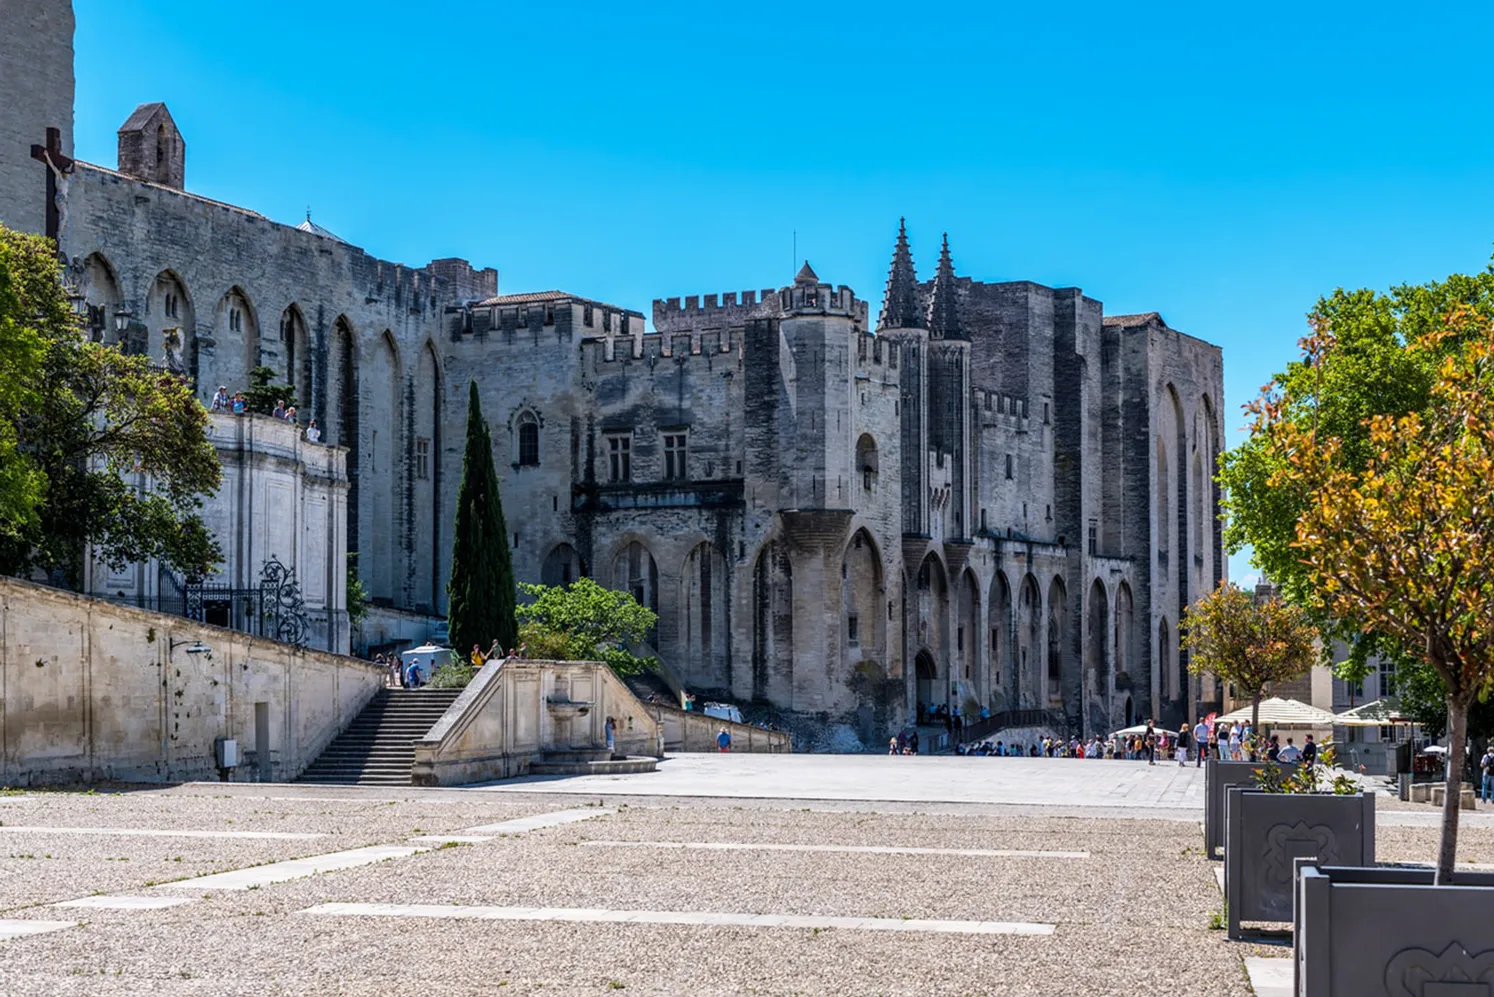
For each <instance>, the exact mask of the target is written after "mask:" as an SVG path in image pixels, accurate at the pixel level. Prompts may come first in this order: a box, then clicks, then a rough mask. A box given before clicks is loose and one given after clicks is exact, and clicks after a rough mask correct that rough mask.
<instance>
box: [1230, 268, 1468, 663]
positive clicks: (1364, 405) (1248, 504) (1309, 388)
mask: <svg viewBox="0 0 1494 997" xmlns="http://www.w3.org/2000/svg"><path fill="white" fill-rule="evenodd" d="M1460 308H1463V309H1468V310H1470V311H1471V312H1473V313H1475V314H1478V315H1481V316H1483V317H1485V318H1486V319H1490V320H1494V266H1490V267H1486V268H1485V269H1484V270H1483V271H1481V272H1479V273H1476V274H1471V275H1464V274H1453V275H1452V276H1449V277H1448V278H1447V279H1446V280H1442V281H1433V282H1431V283H1427V284H1406V285H1401V286H1399V287H1394V288H1391V290H1390V291H1389V292H1388V293H1380V292H1377V291H1373V290H1367V289H1360V290H1353V291H1346V290H1344V289H1342V288H1340V289H1339V290H1336V291H1334V292H1333V293H1332V294H1330V295H1328V296H1327V297H1324V298H1322V299H1320V300H1319V301H1318V302H1317V304H1316V306H1315V307H1314V308H1313V311H1312V312H1311V314H1310V315H1309V324H1310V325H1311V326H1312V328H1313V329H1314V330H1315V331H1316V332H1317V333H1319V334H1326V335H1331V336H1332V338H1333V343H1334V347H1333V349H1332V350H1331V351H1328V352H1319V353H1317V354H1315V355H1314V356H1313V358H1311V359H1309V358H1308V357H1307V356H1304V357H1303V358H1302V359H1299V360H1297V361H1295V362H1293V363H1291V364H1289V365H1288V366H1287V368H1286V369H1285V370H1283V371H1281V372H1280V373H1278V374H1276V375H1275V376H1274V377H1273V378H1272V379H1271V383H1270V384H1268V385H1267V386H1266V389H1265V390H1266V391H1267V392H1269V393H1270V394H1272V395H1273V396H1274V398H1275V401H1274V402H1273V404H1275V405H1277V406H1280V407H1281V411H1280V416H1281V417H1282V418H1284V419H1290V420H1293V421H1296V422H1299V423H1305V422H1311V424H1312V425H1313V426H1314V427H1316V428H1317V429H1318V431H1319V432H1321V433H1322V434H1324V435H1325V436H1331V437H1333V438H1335V439H1338V440H1340V441H1341V450H1340V454H1341V459H1342V460H1343V461H1344V462H1345V466H1346V467H1348V468H1350V469H1356V470H1357V469H1363V467H1364V466H1365V463H1366V462H1367V461H1368V459H1369V457H1370V456H1371V454H1372V452H1373V450H1372V447H1371V445H1370V440H1369V429H1368V425H1369V420H1370V419H1372V418H1373V417H1374V416H1377V415H1403V414H1405V413H1408V412H1417V411H1422V410H1424V409H1425V408H1426V407H1427V405H1428V404H1429V403H1430V399H1431V390H1432V385H1433V383H1434V382H1435V380H1436V373H1437V364H1438V362H1439V361H1440V360H1441V359H1442V358H1443V357H1444V356H1446V355H1447V354H1448V353H1449V352H1456V351H1457V350H1458V349H1459V348H1460V346H1461V342H1460V339H1459V338H1457V337H1451V338H1448V337H1442V338H1437V339H1436V340H1435V341H1430V340H1428V339H1427V338H1426V335H1427V333H1429V332H1431V331H1433V330H1436V329H1438V328H1441V327H1442V326H1443V323H1444V320H1445V318H1446V317H1447V315H1449V314H1450V313H1451V312H1453V311H1454V310H1456V309H1460ZM1304 342H1306V341H1304ZM1248 408H1250V410H1251V411H1252V412H1254V413H1255V414H1257V415H1258V414H1259V412H1260V403H1255V404H1253V405H1251V406H1248ZM1285 466H1286V461H1285V458H1284V456H1283V455H1282V454H1281V453H1280V452H1279V451H1278V450H1277V449H1276V448H1274V447H1273V446H1272V445H1271V441H1270V440H1269V439H1268V437H1267V436H1265V435H1264V434H1260V433H1253V434H1252V435H1251V436H1250V437H1249V438H1248V439H1246V440H1245V441H1244V442H1243V443H1241V444H1240V445H1239V446H1238V447H1236V448H1235V449H1234V450H1231V451H1230V452H1228V453H1226V454H1225V455H1224V457H1223V459H1222V460H1221V462H1220V473H1219V482H1220V484H1221V485H1223V491H1224V496H1225V497H1224V511H1225V515H1226V525H1225V528H1224V542H1225V546H1226V547H1227V548H1228V550H1229V552H1230V553H1231V554H1234V553H1238V552H1239V551H1241V550H1243V549H1246V548H1247V547H1248V548H1250V550H1251V560H1252V563H1254V565H1255V566H1256V567H1258V568H1260V569H1261V570H1262V571H1263V572H1264V573H1265V574H1266V576H1267V577H1268V578H1270V579H1271V581H1272V582H1273V583H1274V584H1275V585H1276V586H1277V587H1278V589H1279V590H1280V591H1281V593H1282V596H1283V598H1285V599H1286V600H1287V601H1288V602H1291V603H1295V604H1296V605H1299V606H1303V607H1304V608H1306V609H1308V610H1309V612H1311V613H1312V614H1313V619H1314V622H1315V623H1316V624H1317V625H1318V627H1319V628H1320V630H1321V631H1322V633H1323V636H1324V638H1325V647H1331V644H1329V643H1328V642H1331V641H1335V640H1336V641H1339V642H1341V643H1342V644H1343V645H1344V646H1345V647H1346V648H1347V650H1348V654H1347V657H1346V659H1345V660H1344V661H1342V662H1340V663H1339V664H1338V665H1337V666H1336V668H1335V671H1336V672H1337V673H1338V675H1339V676H1340V677H1341V678H1343V679H1345V680H1347V681H1349V682H1350V683H1357V682H1359V681H1362V680H1363V679H1364V678H1365V676H1366V675H1367V674H1368V673H1369V668H1370V666H1369V659H1370V657H1371V656H1378V657H1381V658H1387V659H1390V660H1393V661H1395V662H1396V664H1397V668H1398V671H1399V672H1400V673H1402V674H1407V673H1408V672H1409V671H1410V670H1413V669H1415V668H1418V667H1423V666H1422V665H1421V664H1420V662H1419V661H1418V659H1417V657H1416V655H1415V654H1406V653H1405V652H1404V651H1403V649H1402V648H1401V646H1400V644H1399V643H1398V642H1397V641H1396V640H1395V639H1394V638H1391V637H1388V636H1387V635H1386V634H1383V633H1381V632H1379V631H1377V630H1375V629H1374V628H1370V627H1366V626H1365V625H1363V621H1360V620H1355V619H1352V618H1349V617H1343V616H1338V615H1335V614H1334V613H1332V612H1330V611H1329V610H1328V608H1327V606H1326V604H1325V603H1324V602H1323V600H1322V599H1321V598H1320V593H1319V591H1318V589H1317V587H1316V586H1315V585H1314V584H1313V583H1312V580H1311V574H1310V572H1309V570H1308V569H1307V566H1306V565H1305V564H1304V563H1303V562H1302V558H1301V554H1300V553H1299V552H1298V551H1297V550H1296V549H1295V547H1294V544H1295V543H1296V540H1297V522H1298V520H1299V519H1300V517H1301V515H1302V513H1303V510H1304V509H1306V508H1307V506H1308V504H1309V502H1310V501H1311V498H1312V496H1311V494H1310V493H1309V492H1307V491H1304V490H1303V489H1302V488H1300V487H1296V486H1294V485H1293V484H1292V483H1291V481H1290V480H1289V479H1287V478H1283V477H1281V476H1280V474H1279V472H1281V471H1282V470H1283V469H1284V468H1285Z"/></svg>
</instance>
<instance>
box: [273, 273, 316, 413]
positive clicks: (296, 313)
mask: <svg viewBox="0 0 1494 997" xmlns="http://www.w3.org/2000/svg"><path fill="white" fill-rule="evenodd" d="M280 355H281V356H282V357H283V358H284V360H285V365H284V367H283V370H284V375H283V376H284V377H285V383H287V384H289V385H290V386H291V388H292V389H294V390H293V391H292V392H291V393H292V395H293V396H294V397H295V404H296V406H297V407H298V408H299V407H302V406H306V405H309V404H310V401H311V339H310V336H309V335H308V334H307V331H306V316H305V315H304V314H303V313H302V312H301V308H300V306H299V305H297V304H295V303H294V302H292V303H291V304H289V305H287V306H286V308H285V311H283V312H281V313H280ZM307 418H309V416H307V415H306V414H302V416H301V418H300V420H299V421H301V422H305V421H306V419H307Z"/></svg>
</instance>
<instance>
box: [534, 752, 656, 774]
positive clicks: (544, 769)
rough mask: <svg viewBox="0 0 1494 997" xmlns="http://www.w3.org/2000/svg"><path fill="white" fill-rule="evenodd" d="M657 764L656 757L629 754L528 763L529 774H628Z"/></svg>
mask: <svg viewBox="0 0 1494 997" xmlns="http://www.w3.org/2000/svg"><path fill="white" fill-rule="evenodd" d="M658 766H659V760H658V759H657V758H644V757H639V756H637V755H630V756H628V757H626V758H609V759H604V760H599V761H588V762H546V761H537V762H530V763H529V774H530V775H629V774H632V773H634V772H653V771H655V770H656V769H657V768H658Z"/></svg>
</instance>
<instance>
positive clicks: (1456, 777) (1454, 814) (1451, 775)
mask: <svg viewBox="0 0 1494 997" xmlns="http://www.w3.org/2000/svg"><path fill="white" fill-rule="evenodd" d="M1467 734H1468V704H1467V703H1463V702H1459V701H1458V700H1456V699H1454V698H1453V697H1452V696H1451V695H1449V696H1448V697H1447V795H1446V796H1445V797H1444V798H1443V800H1442V843H1441V845H1440V847H1439V848H1438V849H1437V885H1438V886H1450V885H1452V881H1453V866H1454V864H1456V862H1457V860H1458V815H1459V813H1460V809H1459V808H1460V807H1461V806H1462V803H1463V762H1464V757H1465V754H1466V745H1467V740H1468V737H1467Z"/></svg>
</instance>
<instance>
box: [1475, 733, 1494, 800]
mask: <svg viewBox="0 0 1494 997" xmlns="http://www.w3.org/2000/svg"><path fill="white" fill-rule="evenodd" d="M1478 767H1479V771H1481V772H1483V774H1484V778H1483V783H1484V786H1483V789H1484V802H1485V803H1494V744H1491V745H1489V746H1488V747H1487V748H1485V749H1484V758H1483V761H1481V762H1479V763H1478Z"/></svg>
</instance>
